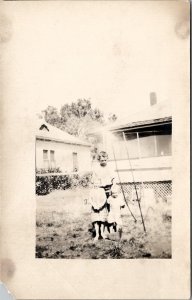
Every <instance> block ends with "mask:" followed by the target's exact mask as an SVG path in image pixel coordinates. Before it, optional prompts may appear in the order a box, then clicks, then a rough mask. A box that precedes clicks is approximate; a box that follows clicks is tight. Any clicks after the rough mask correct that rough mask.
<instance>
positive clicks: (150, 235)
mask: <svg viewBox="0 0 192 300" xmlns="http://www.w3.org/2000/svg"><path fill="white" fill-rule="evenodd" d="M87 197H88V189H76V190H63V191H53V192H52V193H50V194H49V195H46V196H36V201H37V214H36V257H37V258H63V259H64V258H69V259H72V258H81V259H82V258H88V259H90V258H91V259H98V258H102V259H108V258H112V259H121V258H122V259H126V258H171V212H170V211H171V210H170V205H168V204H166V203H165V204H163V205H162V204H161V206H160V205H159V204H156V205H153V207H149V206H148V207H146V208H144V207H143V215H144V219H145V226H146V229H147V233H146V234H145V233H144V231H143V226H142V223H141V218H140V215H139V210H138V205H137V203H135V204H134V205H133V204H132V205H130V207H131V208H132V210H133V212H134V214H135V215H136V218H137V222H136V223H135V222H134V220H133V218H132V216H131V215H130V213H129V211H128V209H127V208H126V207H125V208H124V209H123V216H122V218H123V225H124V227H123V236H122V239H121V241H119V239H118V237H117V235H116V234H115V233H112V234H110V235H109V240H98V241H96V242H94V241H93V238H92V236H91V233H90V231H89V229H91V217H90V212H91V208H90V205H89V204H86V203H85V201H84V199H86V198H87ZM141 205H142V203H141Z"/></svg>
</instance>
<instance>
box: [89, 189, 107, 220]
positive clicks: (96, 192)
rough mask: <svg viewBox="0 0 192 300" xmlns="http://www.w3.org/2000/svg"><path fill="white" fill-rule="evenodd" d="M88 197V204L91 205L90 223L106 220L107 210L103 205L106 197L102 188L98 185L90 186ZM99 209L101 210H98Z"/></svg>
mask: <svg viewBox="0 0 192 300" xmlns="http://www.w3.org/2000/svg"><path fill="white" fill-rule="evenodd" d="M89 197H90V204H91V206H92V209H91V221H92V223H93V222H105V221H107V215H108V211H107V207H105V203H106V200H107V199H106V194H105V191H104V189H103V188H99V187H94V188H92V189H91V191H90V196H89ZM102 207H103V208H102ZM101 208H102V209H101ZM99 209H101V210H100V211H99ZM95 210H96V211H95ZM97 210H98V211H97Z"/></svg>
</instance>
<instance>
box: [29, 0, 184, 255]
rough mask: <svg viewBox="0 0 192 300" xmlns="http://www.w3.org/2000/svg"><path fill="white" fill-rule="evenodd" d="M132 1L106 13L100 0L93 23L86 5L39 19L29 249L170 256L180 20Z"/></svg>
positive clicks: (163, 9) (45, 252)
mask: <svg viewBox="0 0 192 300" xmlns="http://www.w3.org/2000/svg"><path fill="white" fill-rule="evenodd" d="M142 8H143V9H142V10H141V8H140V7H138V5H137V4H134V5H131V2H129V3H128V5H127V6H126V9H125V11H121V10H118V12H117V15H113V18H111V19H109V18H106V16H105V13H106V10H105V11H102V4H101V7H100V9H101V10H100V12H99V13H98V11H97V13H96V12H95V14H96V15H97V17H98V18H99V20H97V23H95V17H96V16H95V15H94V11H93V10H91V14H90V15H89V14H87V13H86V12H88V11H89V9H87V7H86V9H85V10H84V11H80V10H78V11H76V10H75V7H74V10H73V13H74V16H73V17H72V15H71V14H70V18H69V15H68V13H69V12H68V11H67V10H66V11H63V14H64V18H62V14H61V15H59V16H58V18H57V22H55V24H54V26H52V25H47V26H50V28H49V35H50V36H49V37H47V36H45V40H44V41H43V42H41V47H45V48H46V51H45V52H43V57H41V59H42V60H41V67H40V68H39V72H41V73H40V75H39V76H40V78H41V83H40V84H39V85H38V93H39V99H41V100H40V101H39V104H38V105H37V110H36V128H35V162H34V168H35V173H36V180H35V191H36V258H41V259H42V258H44V259H48V258H51V259H53V258H55V259H136V258H139V259H141V258H143V259H153V258H156V259H157V258H158V259H171V258H172V245H171V244H172V243H171V241H172V102H173V100H174V99H176V98H177V97H178V96H177V85H175V81H174V80H173V79H174V72H175V69H174V64H175V58H174V57H173V55H172V48H173V44H175V45H177V43H180V42H181V40H182V42H183V41H184V40H185V39H186V38H187V36H188V31H187V30H188V29H187V27H185V24H184V23H181V24H180V23H179V22H178V23H177V24H176V25H177V26H173V19H172V15H171V13H170V11H169V8H168V6H166V2H165V4H164V5H162V4H161V5H160V2H158V3H157V4H154V3H153V8H152V7H151V5H149V3H147V4H146V5H145V6H142ZM109 9H111V3H110V7H109ZM177 9H178V7H177ZM182 9H184V10H185V6H182ZM152 10H153V12H154V14H155V16H154V14H153V13H152ZM177 13H179V10H178V11H177ZM120 16H121V18H120ZM74 20H76V23H75V24H74V23H73V22H74ZM162 20H163V22H162ZM99 21H100V22H101V23H102V22H103V26H98V22H99ZM72 23H73V26H70V25H71V24H72ZM67 25H68V26H67ZM181 25H182V26H181ZM171 31H172V34H173V35H174V39H173V40H171V39H170V32H171ZM55 33H56V34H55ZM77 37H78V38H77ZM43 49H44V48H43ZM44 75H45V76H44ZM168 83H169V84H168Z"/></svg>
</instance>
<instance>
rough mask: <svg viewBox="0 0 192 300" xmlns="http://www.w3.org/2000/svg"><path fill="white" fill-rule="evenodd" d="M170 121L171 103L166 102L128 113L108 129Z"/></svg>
mask: <svg viewBox="0 0 192 300" xmlns="http://www.w3.org/2000/svg"><path fill="white" fill-rule="evenodd" d="M170 122H172V112H171V105H170V104H169V103H166V102H161V103H159V104H156V105H153V106H150V107H149V108H148V109H144V110H142V111H139V112H137V113H134V114H132V115H128V116H127V117H126V119H124V120H121V121H117V122H115V123H114V124H113V125H111V126H110V127H109V130H111V131H113V130H118V129H123V128H130V129H131V128H134V127H142V126H145V125H146V126H147V125H150V124H151V125H153V124H154V125H155V124H156V125H158V124H165V123H170Z"/></svg>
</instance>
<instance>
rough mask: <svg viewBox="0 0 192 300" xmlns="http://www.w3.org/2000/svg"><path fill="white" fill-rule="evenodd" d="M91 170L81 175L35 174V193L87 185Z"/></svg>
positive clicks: (40, 193)
mask: <svg viewBox="0 0 192 300" xmlns="http://www.w3.org/2000/svg"><path fill="white" fill-rule="evenodd" d="M91 174H92V173H91V172H87V173H85V174H83V175H79V174H71V175H69V174H67V175H47V176H43V175H41V174H36V194H37V195H47V194H49V193H50V192H51V191H52V190H65V189H68V188H76V187H79V186H81V187H88V186H89V185H90V182H91V176H92V175H91Z"/></svg>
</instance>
